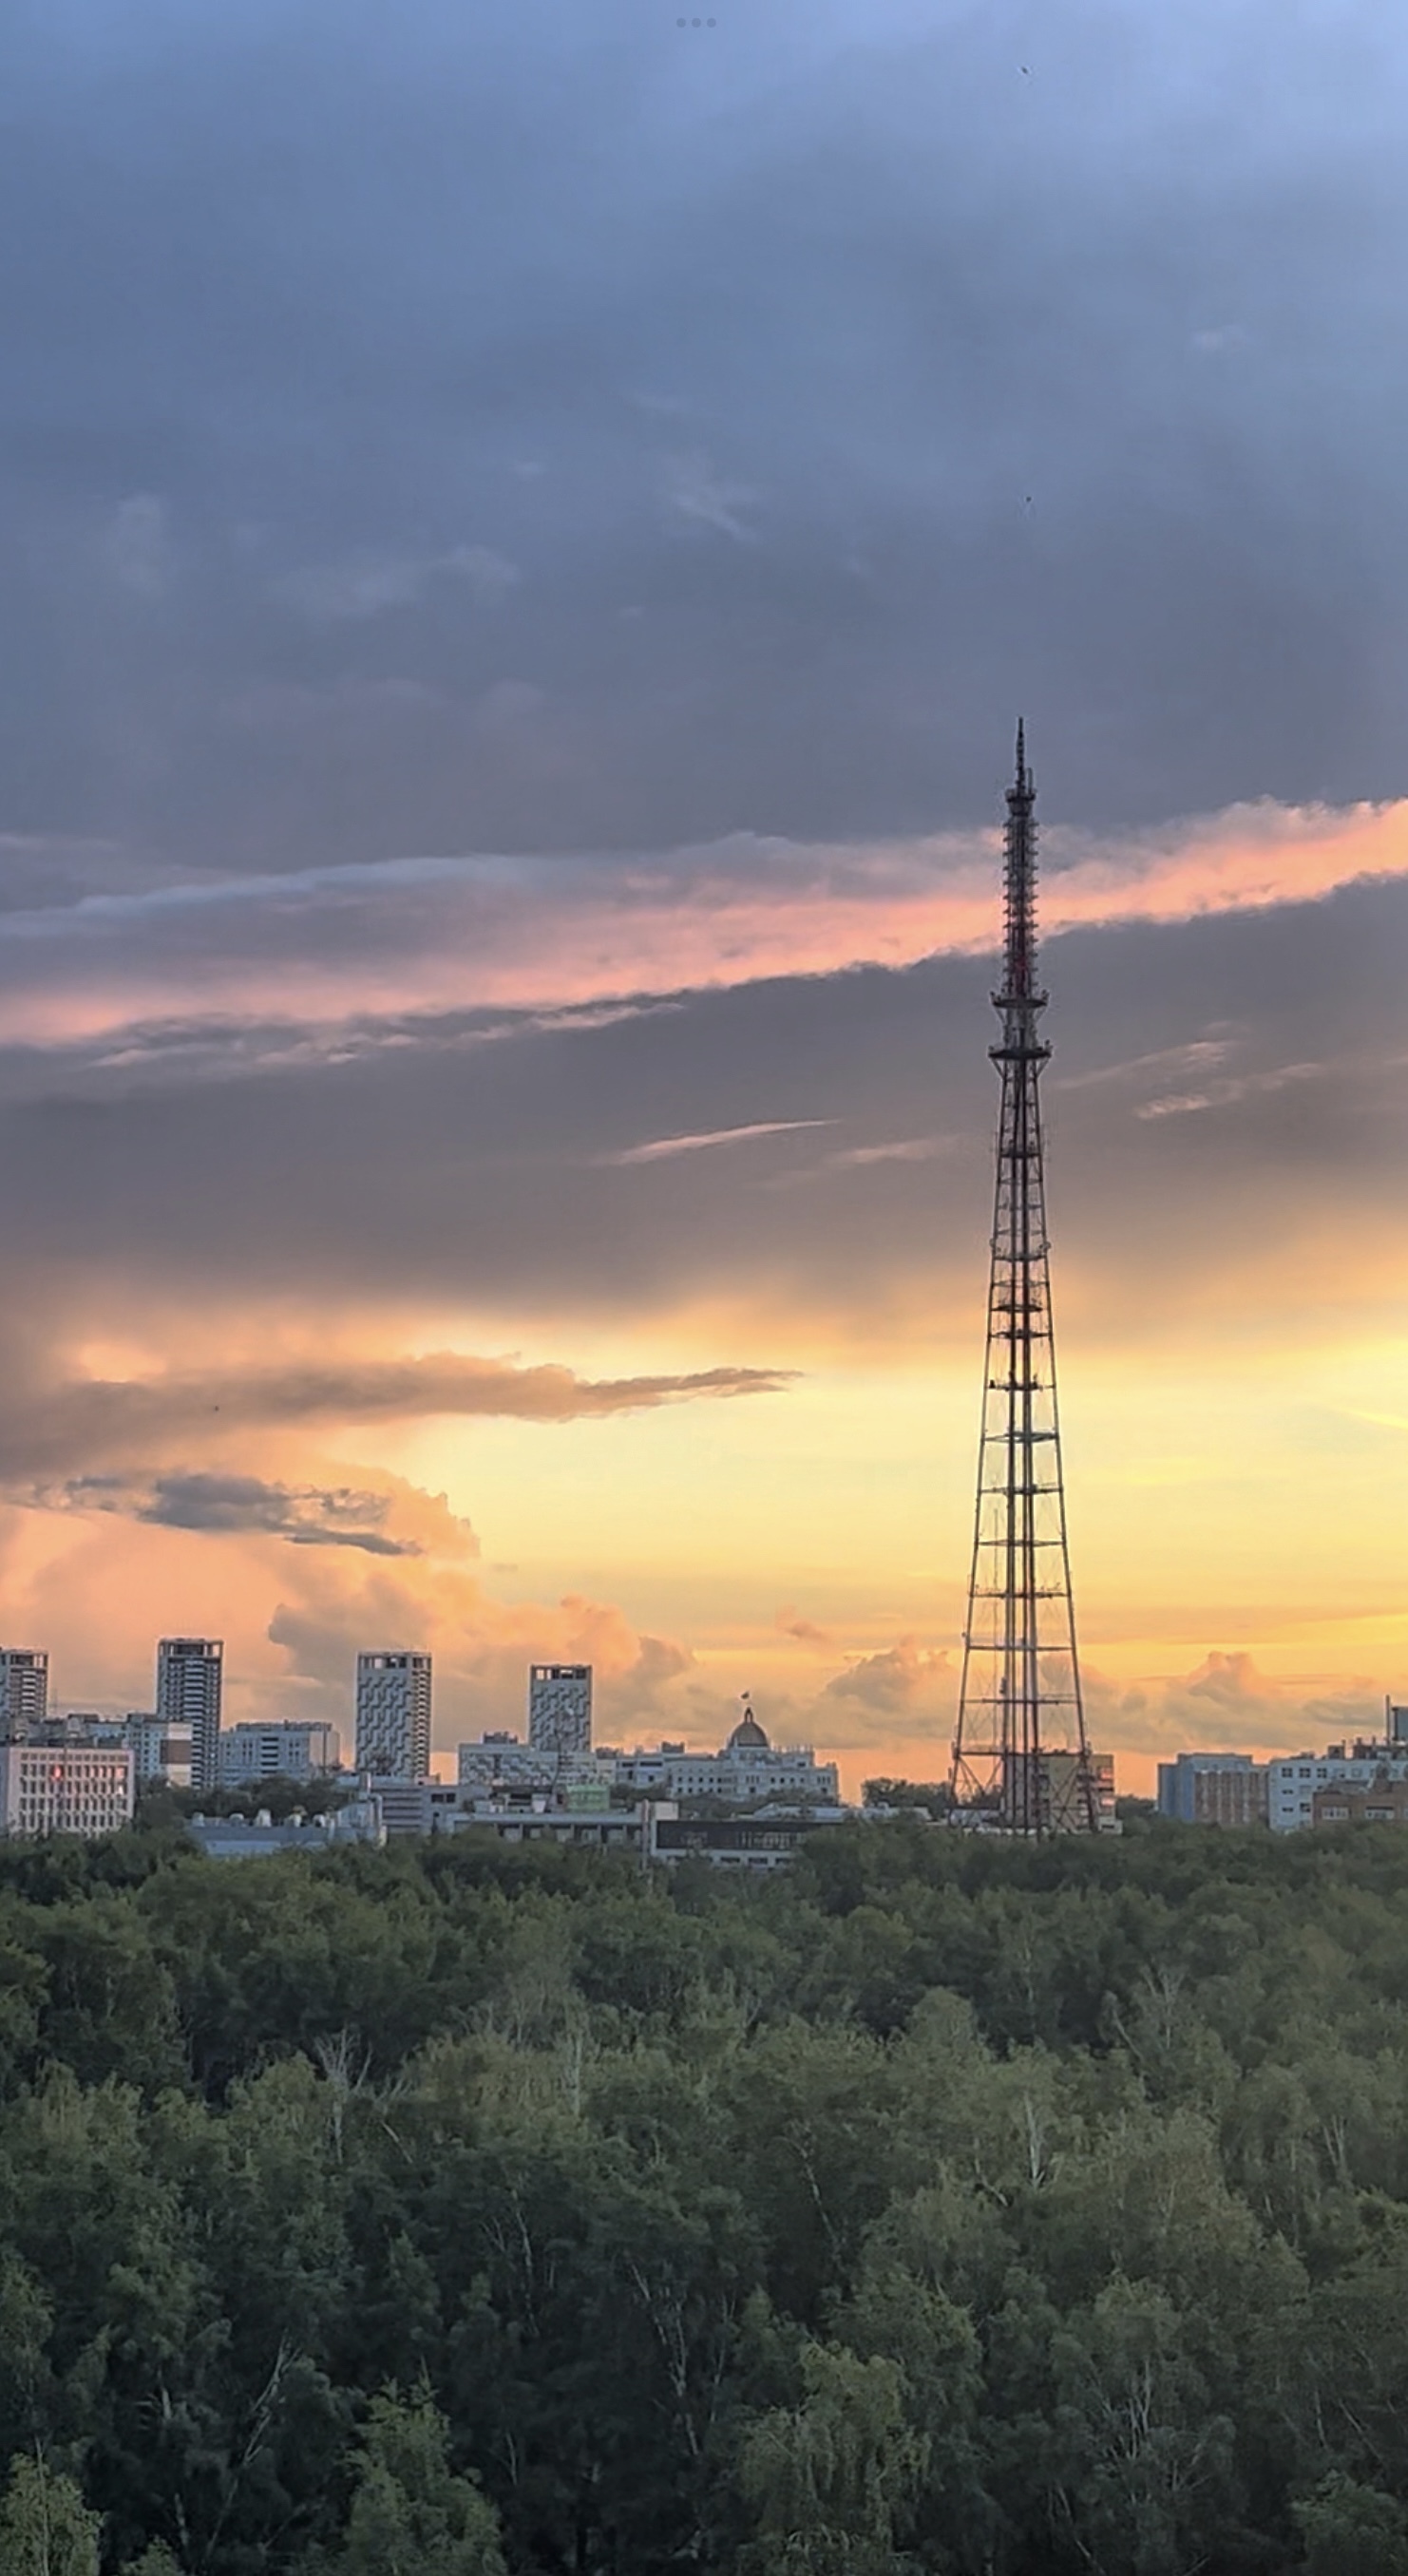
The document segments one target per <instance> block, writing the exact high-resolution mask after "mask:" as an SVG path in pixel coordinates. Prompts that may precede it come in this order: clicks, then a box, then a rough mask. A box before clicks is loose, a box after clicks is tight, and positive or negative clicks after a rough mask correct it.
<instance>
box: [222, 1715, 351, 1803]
mask: <svg viewBox="0 0 1408 2576" xmlns="http://www.w3.org/2000/svg"><path fill="white" fill-rule="evenodd" d="M341 1761H342V1742H341V1738H340V1737H339V1735H338V1732H337V1729H336V1727H335V1726H328V1725H326V1724H325V1723H324V1722H323V1720H322V1719H320V1718H301V1717H283V1718H274V1719H270V1720H269V1721H268V1722H267V1723H262V1724H261V1723H259V1722H257V1721H254V1720H249V1719H242V1720H241V1721H240V1723H239V1725H238V1726H227V1727H226V1728H225V1729H224V1732H223V1733H222V1735H221V1738H220V1786H221V1788H222V1789H240V1788H246V1787H248V1786H249V1784H250V1783H251V1782H252V1781H256V1780H272V1779H275V1778H277V1779H282V1780H321V1779H325V1778H326V1777H327V1776H328V1774H329V1773H330V1772H333V1771H336V1770H337V1769H338V1767H339V1765H340V1763H341Z"/></svg>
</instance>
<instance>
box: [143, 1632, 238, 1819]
mask: <svg viewBox="0 0 1408 2576" xmlns="http://www.w3.org/2000/svg"><path fill="white" fill-rule="evenodd" d="M223 1654H224V1647H223V1645H222V1643H221V1640H220V1639H219V1638H218V1637H163V1638H162V1639H161V1642H160V1644H159V1645H158V1647H157V1650H156V1719H157V1724H158V1726H159V1727H160V1729H161V1731H162V1733H163V1735H165V1736H181V1735H189V1737H190V1739H191V1787H192V1788H193V1789H213V1788H215V1787H216V1786H217V1785H218V1783H219V1779H220V1677H221V1669H222V1664H221V1659H222V1656H223Z"/></svg>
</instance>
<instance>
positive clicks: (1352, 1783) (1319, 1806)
mask: <svg viewBox="0 0 1408 2576" xmlns="http://www.w3.org/2000/svg"><path fill="white" fill-rule="evenodd" d="M1310 1821H1311V1823H1312V1825H1408V1778H1403V1777H1399V1778H1396V1779H1391V1778H1390V1776H1389V1774H1388V1772H1387V1771H1386V1770H1379V1771H1376V1772H1375V1774H1374V1776H1373V1778H1372V1780H1367V1781H1361V1780H1337V1781H1335V1782H1333V1783H1331V1782H1327V1783H1326V1785H1325V1786H1324V1788H1322V1789H1317V1790H1316V1791H1315V1793H1314V1795H1313V1797H1312V1798H1311V1802H1310Z"/></svg>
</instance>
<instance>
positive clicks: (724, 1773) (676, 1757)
mask: <svg viewBox="0 0 1408 2576" xmlns="http://www.w3.org/2000/svg"><path fill="white" fill-rule="evenodd" d="M616 1781H617V1785H618V1786H619V1787H620V1788H623V1789H634V1790H636V1791H637V1792H639V1793H648V1794H650V1795H651V1796H654V1797H660V1798H718V1799H721V1800H723V1801H724V1802H725V1803H726V1804H728V1805H729V1806H753V1805H760V1804H761V1803H762V1802H763V1801H764V1800H768V1799H775V1798H785V1799H793V1800H795V1799H798V1798H803V1799H806V1800H808V1801H809V1802H811V1803H814V1804H815V1805H817V1806H824V1807H834V1806H835V1805H836V1804H837V1802H838V1800H839V1798H840V1794H841V1787H840V1779H839V1776H838V1773H837V1769H836V1765H835V1763H834V1762H818V1760H817V1758H816V1755H815V1753H814V1752H813V1750H812V1748H811V1746H810V1745H809V1744H800V1745H781V1746H774V1745H773V1744H772V1743H771V1742H770V1741H769V1739H768V1735H767V1733H766V1730H765V1729H764V1728H763V1727H761V1726H760V1725H759V1724H758V1721H757V1718H756V1717H755V1715H754V1713H753V1705H752V1700H751V1698H750V1696H749V1694H748V1693H747V1692H745V1693H744V1698H743V1714H742V1716H741V1717H740V1719H739V1721H738V1724H737V1725H736V1726H735V1728H734V1730H733V1733H732V1734H731V1735H730V1737H729V1739H728V1742H727V1743H726V1744H725V1745H724V1746H723V1748H722V1750H721V1751H720V1752H718V1753H702V1752H694V1751H692V1750H691V1749H690V1748H689V1747H688V1746H686V1745H683V1744H668V1743H666V1744H661V1745H660V1746H658V1747H657V1748H647V1747H646V1746H644V1745H641V1746H638V1747H637V1749H636V1751H635V1752H634V1753H623V1754H622V1755H620V1757H619V1758H618V1761H617V1764H616Z"/></svg>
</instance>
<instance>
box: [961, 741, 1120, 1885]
mask: <svg viewBox="0 0 1408 2576" xmlns="http://www.w3.org/2000/svg"><path fill="white" fill-rule="evenodd" d="M1036 856H1037V841H1036V790H1035V787H1034V785H1033V783H1032V774H1031V771H1030V770H1029V769H1028V767H1027V757H1026V731H1025V727H1024V725H1023V724H1022V722H1021V721H1020V720H1019V721H1018V725H1017V765H1016V776H1015V778H1014V780H1013V783H1012V785H1011V786H1010V787H1009V788H1008V790H1007V828H1006V832H1005V835H1004V840H1003V903H1004V915H1005V920H1004V940H1003V977H1002V986H1001V990H1000V991H998V992H996V993H994V994H993V997H992V999H993V1007H994V1009H995V1010H996V1012H997V1014H998V1017H999V1021H1000V1023H1001V1034H1000V1036H999V1039H998V1041H997V1044H996V1045H995V1046H993V1047H992V1048H990V1049H989V1053H990V1054H991V1056H992V1060H993V1063H994V1064H995V1065H996V1066H997V1069H998V1073H999V1075H1000V1077H1001V1081H1002V1099H1001V1106H1000V1109H999V1112H998V1126H997V1184H996V1196H995V1203H994V1211H993V1229H992V1267H991V1272H990V1275H989V1284H988V1321H987V1356H986V1363H985V1367H984V1372H983V1414H982V1429H981V1434H980V1438H979V1444H978V1497H977V1508H976V1512H975V1515H974V1526H973V1559H972V1570H971V1574H970V1577H969V1585H968V1618H967V1624H966V1627H965V1630H964V1637H963V1679H962V1684H961V1687H960V1691H959V1700H958V1722H957V1726H956V1729H955V1732H954V1739H953V1763H952V1769H951V1772H950V1782H949V1784H950V1789H951V1792H952V1796H953V1801H954V1808H955V1812H956V1814H957V1815H958V1817H959V1819H960V1821H963V1822H967V1823H970V1824H976V1825H986V1826H988V1827H990V1828H991V1829H993V1830H996V1831H1003V1832H1007V1833H1011V1834H1025V1835H1031V1836H1042V1835H1046V1834H1050V1833H1094V1832H1096V1831H1098V1829H1099V1825H1100V1793H1099V1783H1098V1780H1097V1772H1096V1766H1095V1764H1094V1762H1093V1761H1092V1759H1091V1755H1090V1749H1089V1746H1088V1744H1087V1741H1086V1733H1085V1709H1084V1703H1083V1700H1082V1695H1081V1683H1080V1663H1079V1658H1078V1655H1077V1652H1076V1623H1075V1605H1074V1601H1073V1598H1072V1593H1071V1566H1070V1550H1069V1546H1068V1543H1067V1537H1066V1496H1065V1486H1064V1482H1063V1478H1062V1473H1061V1428H1060V1418H1059V1413H1058V1408H1057V1401H1056V1344H1055V1335H1054V1332H1053V1328H1052V1320H1051V1276H1050V1266H1049V1247H1048V1242H1047V1233H1046V1180H1045V1172H1044V1157H1043V1143H1042V1126H1041V1093H1040V1080H1041V1074H1042V1071H1043V1069H1044V1067H1045V1065H1046V1063H1047V1061H1048V1059H1049V1057H1050V1054H1051V1049H1050V1047H1049V1046H1048V1045H1047V1043H1046V1041H1045V1040H1044V1039H1043V1038H1042V1036H1041V1034H1040V1029H1039V1022H1040V1018H1041V1014H1042V1012H1043V1011H1044V1010H1045V1008H1046V1001H1047V996H1046V994H1045V993H1044V992H1043V991H1042V990H1041V989H1040V987H1039V985H1038V983H1037V974H1036V957H1037V936H1036Z"/></svg>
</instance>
